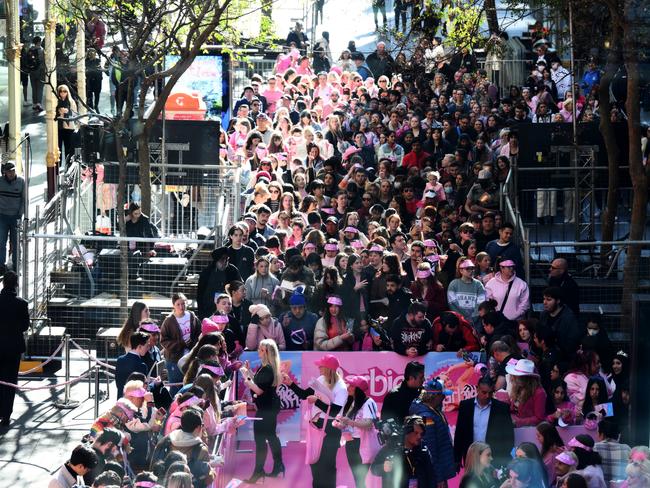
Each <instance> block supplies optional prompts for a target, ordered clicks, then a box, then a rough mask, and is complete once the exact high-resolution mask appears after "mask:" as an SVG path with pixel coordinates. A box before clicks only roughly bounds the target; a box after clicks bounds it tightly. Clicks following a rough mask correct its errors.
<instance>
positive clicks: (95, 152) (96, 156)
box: [81, 123, 104, 163]
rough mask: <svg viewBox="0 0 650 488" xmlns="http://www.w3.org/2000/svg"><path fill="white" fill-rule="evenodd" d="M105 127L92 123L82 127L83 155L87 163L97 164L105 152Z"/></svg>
mask: <svg viewBox="0 0 650 488" xmlns="http://www.w3.org/2000/svg"><path fill="white" fill-rule="evenodd" d="M103 145H104V126H103V125H102V124H101V123H90V124H87V125H82V126H81V154H82V155H83V160H84V162H85V163H97V162H99V161H100V160H101V155H102V154H103V152H104V148H103Z"/></svg>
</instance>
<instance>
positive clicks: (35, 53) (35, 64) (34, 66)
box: [25, 46, 41, 73]
mask: <svg viewBox="0 0 650 488" xmlns="http://www.w3.org/2000/svg"><path fill="white" fill-rule="evenodd" d="M40 67H41V59H40V56H39V49H38V48H37V47H36V46H32V47H30V48H29V51H27V55H26V56H25V71H28V72H30V73H31V72H34V71H36V70H38V68H40Z"/></svg>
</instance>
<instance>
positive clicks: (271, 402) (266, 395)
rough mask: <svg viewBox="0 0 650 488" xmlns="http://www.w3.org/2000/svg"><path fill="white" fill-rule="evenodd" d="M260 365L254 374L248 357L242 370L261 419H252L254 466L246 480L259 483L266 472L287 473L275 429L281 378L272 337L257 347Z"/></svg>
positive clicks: (274, 475)
mask: <svg viewBox="0 0 650 488" xmlns="http://www.w3.org/2000/svg"><path fill="white" fill-rule="evenodd" d="M257 354H258V355H259V358H260V362H261V366H260V367H259V368H258V370H257V371H256V372H255V374H254V375H253V373H252V371H251V367H250V364H249V363H248V361H246V363H245V365H244V367H243V368H241V370H240V371H241V373H242V375H243V377H244V385H246V387H247V388H248V389H250V390H251V393H252V394H253V401H254V402H255V407H256V408H257V413H256V414H255V415H256V416H257V417H258V418H260V419H261V420H257V421H255V422H254V423H253V437H254V439H255V468H254V470H253V474H252V475H251V477H250V478H249V479H248V480H246V483H251V484H253V483H256V482H257V480H259V479H260V478H264V477H265V476H271V477H276V476H278V475H279V474H280V473H282V474H283V475H284V464H283V462H282V446H281V445H280V439H279V438H278V435H277V433H276V427H277V422H278V413H279V412H280V397H279V396H278V393H277V387H278V386H279V385H280V383H281V381H282V377H281V375H280V353H279V352H278V346H277V344H276V343H275V341H274V340H273V339H264V340H262V341H261V342H260V344H259V346H258V348H257ZM267 443H268V446H269V447H270V448H271V455H272V456H273V470H272V471H271V472H270V473H266V472H265V471H264V462H265V461H266V454H267Z"/></svg>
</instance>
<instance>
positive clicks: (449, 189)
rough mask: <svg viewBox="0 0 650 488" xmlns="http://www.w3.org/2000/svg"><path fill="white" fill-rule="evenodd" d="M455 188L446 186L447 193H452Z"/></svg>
mask: <svg viewBox="0 0 650 488" xmlns="http://www.w3.org/2000/svg"><path fill="white" fill-rule="evenodd" d="M453 191H454V189H453V188H452V187H451V186H445V193H451V192H453Z"/></svg>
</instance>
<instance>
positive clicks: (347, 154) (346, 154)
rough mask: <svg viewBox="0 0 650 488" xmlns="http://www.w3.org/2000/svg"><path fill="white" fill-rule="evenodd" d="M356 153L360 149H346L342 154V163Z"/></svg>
mask: <svg viewBox="0 0 650 488" xmlns="http://www.w3.org/2000/svg"><path fill="white" fill-rule="evenodd" d="M358 152H361V149H359V148H358V147H354V146H352V147H348V148H347V149H346V150H345V152H344V153H343V161H345V160H346V159H350V156H352V155H353V154H356V153H358Z"/></svg>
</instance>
